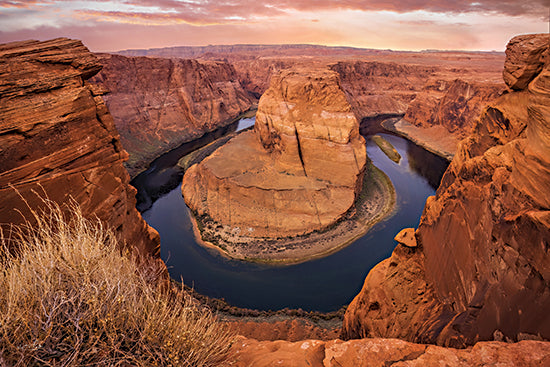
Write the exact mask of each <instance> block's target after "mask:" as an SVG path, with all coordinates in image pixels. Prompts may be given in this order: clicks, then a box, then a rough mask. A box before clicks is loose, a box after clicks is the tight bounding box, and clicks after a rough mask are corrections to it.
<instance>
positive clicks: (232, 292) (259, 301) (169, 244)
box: [142, 119, 447, 312]
mask: <svg viewBox="0 0 550 367" xmlns="http://www.w3.org/2000/svg"><path fill="white" fill-rule="evenodd" d="M250 120H251V121H248V124H250V123H251V122H253V119H250ZM379 135H381V136H383V137H384V138H385V139H386V140H388V141H389V142H390V143H391V144H392V145H393V146H394V147H395V148H396V150H397V151H398V152H399V154H401V156H402V159H401V161H400V162H399V164H397V163H394V162H393V161H391V160H390V159H389V158H388V157H386V155H384V153H383V152H382V151H381V150H380V149H379V148H378V146H376V144H374V143H373V142H372V141H371V140H370V139H367V154H368V156H369V157H370V159H371V160H372V161H373V163H374V164H375V165H376V166H377V167H378V168H380V169H381V170H382V171H384V172H385V173H386V174H387V175H388V176H389V177H390V179H391V181H392V182H393V185H394V187H395V191H396V208H395V210H394V212H393V214H392V215H390V217H388V218H387V219H386V220H384V221H382V222H380V223H378V224H376V225H375V226H374V227H373V228H372V229H371V230H370V231H369V232H368V233H367V234H366V235H364V236H363V237H361V238H360V239H358V240H357V241H355V242H354V243H352V244H351V245H349V246H347V247H345V248H344V249H342V250H340V251H338V252H336V253H334V254H332V255H330V256H327V257H324V258H321V259H318V260H312V261H308V262H305V263H301V264H296V265H289V266H272V265H263V264H254V263H247V262H243V261H236V260H229V259H226V258H224V257H222V256H221V255H219V254H218V253H217V252H216V251H214V250H209V249H206V248H204V247H202V246H200V245H198V244H197V243H196V241H195V239H194V236H193V229H192V224H191V220H190V217H189V216H190V213H189V210H188V208H187V207H186V205H185V202H184V200H183V198H182V196H181V191H180V186H178V187H176V188H174V189H173V190H171V191H170V192H168V194H166V195H164V196H162V197H160V198H159V199H158V200H156V201H155V202H154V203H153V204H152V206H151V207H150V209H148V210H146V211H145V212H143V213H142V215H143V217H144V218H145V220H146V221H147V223H149V225H151V226H152V227H154V228H155V229H156V230H157V231H158V232H159V233H160V236H161V256H162V259H163V260H164V261H165V263H166V265H167V266H168V269H169V272H170V274H171V276H172V277H173V278H174V279H176V280H180V279H181V280H183V282H184V283H185V284H186V285H188V286H191V287H193V288H194V289H195V290H196V291H197V292H199V293H202V294H204V295H207V296H210V297H215V298H223V299H225V300H226V301H227V302H228V303H230V304H231V305H234V306H239V307H246V308H252V309H259V310H277V309H282V308H285V307H288V308H302V309H304V310H315V311H323V312H328V311H334V310H337V309H339V308H340V307H342V306H343V305H345V304H348V303H349V302H350V301H351V300H352V299H353V297H354V296H355V295H356V294H357V293H358V292H359V290H360V289H361V286H362V284H363V281H364V279H365V276H366V275H367V273H368V271H369V270H370V269H371V268H372V267H373V266H374V265H376V264H377V263H378V262H380V261H381V260H383V259H385V258H387V257H388V256H390V254H391V252H392V250H393V248H394V247H395V245H396V243H395V242H394V240H393V237H394V236H395V234H397V232H399V231H400V230H401V229H402V228H405V227H416V226H417V225H418V221H419V219H420V215H421V214H422V210H423V208H424V203H425V201H426V198H427V197H428V196H430V195H433V194H434V193H435V188H434V187H436V186H437V185H438V184H439V180H440V178H441V175H442V173H443V171H444V170H445V168H446V166H447V163H446V161H445V160H443V159H442V158H439V157H437V156H435V155H433V154H431V153H429V152H427V151H425V150H424V149H422V148H420V147H418V146H416V145H414V144H413V143H411V142H409V141H407V140H405V139H403V138H401V137H397V136H394V135H389V134H379Z"/></svg>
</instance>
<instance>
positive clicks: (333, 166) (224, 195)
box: [182, 68, 383, 258]
mask: <svg viewBox="0 0 550 367" xmlns="http://www.w3.org/2000/svg"><path fill="white" fill-rule="evenodd" d="M366 167H367V157H366V148H365V141H364V139H363V137H362V136H361V135H360V134H359V124H358V122H357V120H356V118H355V116H354V114H353V113H352V110H351V106H350V104H349V103H348V101H347V99H346V96H345V94H344V92H343V90H342V89H341V88H340V85H339V79H338V74H337V73H335V72H334V71H331V70H328V69H325V68H322V69H293V70H285V71H282V72H281V73H280V74H279V75H278V76H275V77H273V78H272V81H271V86H270V88H269V89H268V90H267V91H266V93H264V95H263V96H262V98H261V99H260V103H259V106H258V112H257V115H256V125H255V128H254V131H249V132H244V133H242V134H240V135H238V136H237V137H235V138H233V139H232V140H230V141H229V142H228V143H227V144H226V145H224V146H223V147H221V148H220V149H218V150H216V151H215V152H214V153H213V154H212V155H211V156H210V157H208V158H207V159H205V160H204V161H202V162H201V163H200V164H198V165H195V166H192V167H191V168H190V169H189V170H188V171H187V172H186V174H185V176H184V179H183V185H182V192H183V195H184V197H185V201H186V202H187V204H188V206H189V207H190V208H191V209H192V210H193V211H194V212H195V214H196V216H197V218H198V219H199V221H200V222H201V223H203V224H205V223H206V224H209V227H210V228H212V229H213V230H214V232H216V234H217V235H218V237H220V238H219V239H221V240H227V241H225V244H224V245H223V247H225V246H226V244H230V243H233V242H235V241H236V240H237V241H238V239H239V238H243V237H244V238H248V239H250V240H251V241H254V242H255V243H257V241H258V239H264V240H266V241H269V240H274V239H281V238H292V237H296V236H304V235H307V234H310V233H312V232H314V231H322V230H326V229H327V228H328V227H330V226H332V225H334V224H335V223H336V222H338V221H339V220H340V219H342V218H343V217H344V216H345V215H346V213H348V212H349V211H350V209H351V208H352V207H353V205H354V202H355V200H356V198H357V196H358V194H359V193H360V192H361V191H362V190H363V187H364V185H363V176H364V174H365V170H366ZM366 184H367V185H368V182H367V183H366ZM382 206H383V205H382ZM211 241H212V242H214V241H215V242H217V241H218V239H216V238H213V239H212V240H211ZM266 245H269V243H266ZM278 245H280V242H279V243H278ZM310 245H311V244H310ZM253 247H254V246H253ZM255 247H258V246H257V245H256V246H255ZM240 248H241V249H242V246H241V247H240ZM302 248H303V246H302ZM226 250H227V248H226ZM235 250H236V249H235ZM316 251H318V249H317V250H315V249H313V250H310V253H315V252H316ZM226 252H227V253H228V254H229V255H231V256H233V257H239V258H248V257H250V256H248V255H247V254H246V253H238V254H237V253H233V251H231V250H228V251H226ZM259 252H264V253H266V252H267V253H269V252H270V251H265V249H264V250H263V251H259ZM274 252H278V253H285V252H286V253H288V249H287V248H286V247H285V246H282V247H281V246H277V249H276V250H275V251H274ZM322 252H326V248H325V249H324V250H322Z"/></svg>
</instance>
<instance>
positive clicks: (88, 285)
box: [0, 202, 232, 366]
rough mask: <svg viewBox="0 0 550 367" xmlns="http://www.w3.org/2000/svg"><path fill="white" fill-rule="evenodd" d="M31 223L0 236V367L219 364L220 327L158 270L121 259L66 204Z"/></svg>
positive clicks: (106, 234)
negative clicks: (65, 206) (30, 366)
mask: <svg viewBox="0 0 550 367" xmlns="http://www.w3.org/2000/svg"><path fill="white" fill-rule="evenodd" d="M65 209H69V210H65ZM64 213H65V214H64ZM66 213H70V215H67V214H66ZM33 216H34V222H35V223H34V222H33V223H34V224H33V225H32V226H30V225H29V224H27V225H26V226H22V227H19V228H16V229H15V231H13V230H12V231H11V232H10V234H4V235H3V236H2V244H3V250H1V251H0V253H1V254H0V365H5V366H28V365H45V366H88V365H89V366H92V365H93V366H97V365H99V366H128V365H132V366H134V365H138V366H151V365H162V366H170V365H174V366H176V365H181V366H210V365H215V364H216V363H217V362H218V361H219V360H220V359H221V358H223V357H224V355H225V353H226V352H227V350H228V348H229V347H230V345H231V341H232V334H231V333H230V332H229V330H228V328H227V327H226V326H224V324H221V323H218V322H217V321H216V318H215V316H214V315H213V314H212V313H211V312H210V311H209V310H207V309H205V308H204V307H203V306H201V305H200V304H198V303H197V302H196V301H195V300H194V299H193V298H191V296H189V295H188V294H187V293H186V292H184V291H183V289H180V288H177V287H174V286H172V285H171V284H170V282H168V281H167V279H166V276H165V275H163V268H162V266H160V265H158V263H157V262H155V261H143V260H141V261H140V262H138V261H137V259H136V257H135V256H133V255H132V254H131V252H128V251H122V250H121V247H120V246H119V245H118V243H117V241H116V239H115V237H114V235H113V234H112V232H111V231H109V230H108V229H106V228H105V227H104V226H103V225H102V224H101V222H99V221H90V220H87V219H85V218H83V216H82V213H81V211H80V210H79V208H78V206H77V205H75V204H72V205H70V207H68V208H64V210H62V209H61V208H60V207H59V206H58V205H56V204H55V203H51V202H49V203H48V209H46V210H43V211H41V212H39V213H37V212H33ZM8 243H9V249H8Z"/></svg>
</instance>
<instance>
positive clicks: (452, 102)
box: [404, 79, 504, 139]
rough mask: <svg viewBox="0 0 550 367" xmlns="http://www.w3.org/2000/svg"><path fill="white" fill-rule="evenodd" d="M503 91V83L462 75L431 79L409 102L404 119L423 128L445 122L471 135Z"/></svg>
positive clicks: (449, 127)
mask: <svg viewBox="0 0 550 367" xmlns="http://www.w3.org/2000/svg"><path fill="white" fill-rule="evenodd" d="M503 91H504V85H503V84H502V83H491V82H487V81H486V82H473V81H465V80H462V79H455V80H453V81H449V80H435V81H431V82H429V83H426V85H424V87H423V88H422V91H421V92H420V93H418V95H417V96H416V97H415V98H414V99H413V100H412V101H411V103H410V104H409V105H408V107H407V109H406V113H405V116H404V119H405V120H406V121H407V122H409V123H411V124H413V125H415V126H418V127H423V128H427V127H431V126H443V127H444V128H445V129H446V130H447V131H448V132H450V133H453V135H454V136H455V137H457V138H460V139H462V138H465V137H466V136H468V135H470V133H471V132H472V128H473V127H474V123H475V121H476V119H477V117H478V116H479V115H480V113H481V111H482V110H483V108H484V107H485V106H486V105H487V103H489V102H490V101H492V100H494V99H495V98H497V97H498V96H499V95H500V94H501V93H502V92H503Z"/></svg>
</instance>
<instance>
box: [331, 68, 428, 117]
mask: <svg viewBox="0 0 550 367" xmlns="http://www.w3.org/2000/svg"><path fill="white" fill-rule="evenodd" d="M331 68H332V69H333V70H335V71H336V72H338V74H340V78H341V80H342V88H344V90H345V91H346V93H347V94H348V95H349V100H350V103H351V104H352V106H353V111H354V112H355V115H356V116H357V118H358V119H359V120H361V119H363V118H365V117H372V116H376V115H387V114H404V113H405V111H406V110H407V106H408V105H409V103H410V102H411V100H413V99H414V97H415V96H416V93H417V92H419V91H420V90H421V88H422V85H424V83H425V80H426V79H427V78H429V77H430V76H432V75H434V73H436V71H438V68H437V67H436V66H419V65H404V64H396V63H393V62H392V63H383V62H372V61H371V62H363V61H355V62H349V61H345V62H338V63H336V64H334V65H332V66H331Z"/></svg>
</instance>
